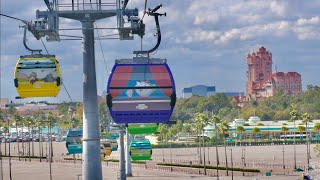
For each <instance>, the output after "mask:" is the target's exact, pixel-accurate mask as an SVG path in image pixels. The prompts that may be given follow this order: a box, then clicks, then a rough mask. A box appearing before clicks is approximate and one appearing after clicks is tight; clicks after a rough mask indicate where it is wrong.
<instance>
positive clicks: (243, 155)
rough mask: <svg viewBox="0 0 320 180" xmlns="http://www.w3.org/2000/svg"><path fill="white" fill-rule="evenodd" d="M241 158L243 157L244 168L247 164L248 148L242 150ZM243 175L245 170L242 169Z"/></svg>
mask: <svg viewBox="0 0 320 180" xmlns="http://www.w3.org/2000/svg"><path fill="white" fill-rule="evenodd" d="M241 155H242V156H241V159H242V168H244V167H245V166H246V149H244V148H243V149H242V151H241ZM242 175H243V176H244V171H242Z"/></svg>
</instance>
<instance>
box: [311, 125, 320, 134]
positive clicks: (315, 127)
mask: <svg viewBox="0 0 320 180" xmlns="http://www.w3.org/2000/svg"><path fill="white" fill-rule="evenodd" d="M312 130H314V131H316V132H318V136H320V122H317V123H315V124H314V126H313V128H312Z"/></svg>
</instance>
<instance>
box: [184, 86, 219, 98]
mask: <svg viewBox="0 0 320 180" xmlns="http://www.w3.org/2000/svg"><path fill="white" fill-rule="evenodd" d="M215 93H216V87H215V86H204V85H196V86H192V87H188V88H182V98H189V97H191V96H192V95H198V96H204V97H209V96H212V95H214V94H215Z"/></svg>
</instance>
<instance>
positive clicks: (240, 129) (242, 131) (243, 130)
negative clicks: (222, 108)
mask: <svg viewBox="0 0 320 180" xmlns="http://www.w3.org/2000/svg"><path fill="white" fill-rule="evenodd" d="M245 131H246V130H245V129H244V127H243V126H238V127H237V128H236V132H238V133H240V145H241V136H242V133H244V132H245Z"/></svg>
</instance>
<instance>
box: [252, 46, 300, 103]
mask: <svg viewBox="0 0 320 180" xmlns="http://www.w3.org/2000/svg"><path fill="white" fill-rule="evenodd" d="M247 64H248V71H247V84H246V94H247V96H246V98H247V100H251V99H254V100H258V101H259V100H262V99H263V98H266V97H270V96H273V95H275V93H276V92H277V91H278V90H282V91H283V92H284V93H285V94H286V95H297V94H299V93H302V85H301V75H300V74H299V73H297V72H288V73H284V72H276V73H272V53H271V52H269V51H267V50H266V48H264V47H261V48H260V49H259V51H258V52H256V53H255V52H253V53H252V54H248V57H247Z"/></svg>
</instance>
